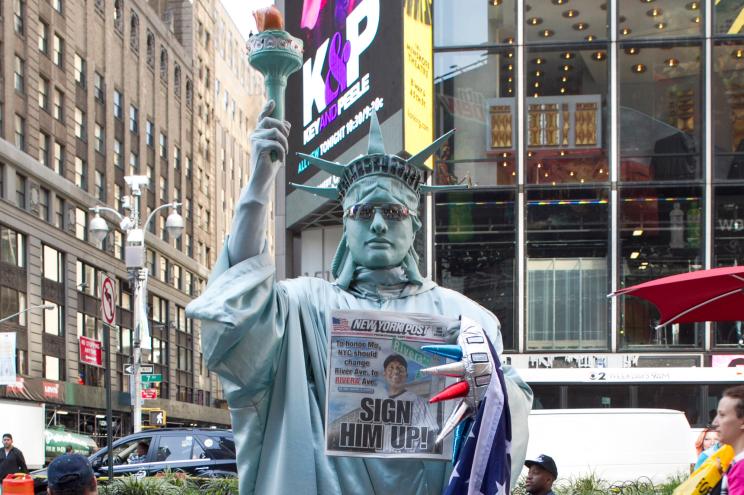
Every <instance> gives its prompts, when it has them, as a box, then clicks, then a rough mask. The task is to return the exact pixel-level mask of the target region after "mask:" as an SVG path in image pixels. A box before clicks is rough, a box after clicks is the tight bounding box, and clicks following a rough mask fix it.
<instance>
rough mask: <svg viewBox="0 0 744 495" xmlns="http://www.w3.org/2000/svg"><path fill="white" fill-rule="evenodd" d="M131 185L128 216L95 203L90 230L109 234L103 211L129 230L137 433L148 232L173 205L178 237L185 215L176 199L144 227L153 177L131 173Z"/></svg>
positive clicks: (169, 222)
mask: <svg viewBox="0 0 744 495" xmlns="http://www.w3.org/2000/svg"><path fill="white" fill-rule="evenodd" d="M124 181H126V183H127V185H128V186H129V188H130V189H131V198H130V197H125V198H124V201H123V207H124V209H125V210H129V214H128V215H122V214H121V213H119V212H118V211H116V210H114V209H113V208H108V207H106V206H95V207H93V208H90V211H93V212H94V213H95V214H96V216H95V217H93V219H92V220H91V221H90V225H89V226H88V231H89V232H90V235H91V237H92V238H93V239H95V240H96V241H99V242H100V241H102V240H103V239H104V238H105V237H106V235H108V231H109V228H108V223H107V222H106V220H105V219H104V218H102V217H101V212H102V211H107V212H110V213H113V214H114V215H115V216H116V218H117V219H118V220H119V228H120V229H121V230H122V231H124V232H125V233H126V245H125V248H124V262H125V263H126V265H127V271H128V272H129V281H130V283H131V284H132V285H133V286H134V291H133V293H134V342H133V346H132V348H133V350H132V361H133V363H132V365H133V368H134V370H133V373H132V377H133V378H132V379H131V380H132V382H130V383H132V386H131V387H130V390H131V391H132V416H133V418H132V422H133V425H134V432H135V433H137V432H139V431H141V430H142V405H141V404H140V400H141V397H140V396H141V395H142V394H141V390H142V382H141V381H140V376H139V370H140V365H141V364H142V348H143V347H144V348H145V349H151V347H152V345H151V342H150V332H149V329H148V327H147V276H148V272H147V267H146V266H145V265H146V256H145V231H146V230H147V226H148V225H149V224H150V222H151V221H152V219H153V218H154V217H155V214H156V213H157V212H159V211H160V210H162V209H164V208H173V211H172V212H171V213H170V215H168V218H167V219H166V221H165V229H166V231H167V232H168V235H169V236H172V237H173V238H174V239H178V238H179V237H180V236H181V233H182V232H183V225H184V224H183V217H181V215H179V214H178V212H177V211H176V209H177V208H178V207H179V206H181V203H178V202H173V203H168V204H164V205H161V206H158V207H157V208H155V209H154V210H153V211H152V212H151V213H150V215H149V216H148V217H147V220H145V223H144V224H143V226H142V227H140V209H139V198H140V196H142V188H143V187H147V185H148V184H149V183H150V178H149V177H147V176H146V175H128V176H126V177H124Z"/></svg>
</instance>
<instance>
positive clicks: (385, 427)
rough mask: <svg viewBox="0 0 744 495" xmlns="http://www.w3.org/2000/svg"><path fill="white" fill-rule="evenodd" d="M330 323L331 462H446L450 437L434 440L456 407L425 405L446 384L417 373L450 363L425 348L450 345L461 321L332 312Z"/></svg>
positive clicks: (328, 418) (328, 449)
mask: <svg viewBox="0 0 744 495" xmlns="http://www.w3.org/2000/svg"><path fill="white" fill-rule="evenodd" d="M330 320H331V321H330V322H329V325H330V326H329V328H330V345H329V360H328V363H329V364H328V378H327V379H328V387H327V388H326V390H327V398H326V424H325V431H326V454H328V455H342V456H357V457H404V458H424V459H444V460H446V459H449V456H450V454H451V451H452V447H451V436H450V437H448V439H447V440H445V441H444V442H443V443H441V444H435V442H434V439H435V438H436V437H437V434H438V433H439V431H440V430H441V428H442V425H443V424H444V421H445V420H446V419H447V417H448V416H449V414H450V412H451V409H452V407H453V404H452V403H451V401H444V402H439V403H437V404H429V402H428V401H429V399H430V398H431V397H432V396H434V395H435V394H436V393H437V392H439V391H440V390H442V389H443V388H444V387H445V386H446V385H447V384H448V383H445V378H443V377H438V376H429V375H424V374H422V373H421V372H420V370H421V369H422V368H428V367H429V366H436V365H439V364H444V363H445V359H444V358H442V357H439V356H436V355H434V354H431V353H428V352H425V351H422V350H421V346H424V345H428V344H443V343H448V341H449V339H448V337H450V336H454V335H456V333H457V330H458V329H459V325H460V323H459V321H458V319H456V318H446V317H441V316H435V315H428V314H416V313H394V312H388V311H352V310H334V311H333V312H332V314H331V319H330ZM451 381H453V380H452V379H450V382H451Z"/></svg>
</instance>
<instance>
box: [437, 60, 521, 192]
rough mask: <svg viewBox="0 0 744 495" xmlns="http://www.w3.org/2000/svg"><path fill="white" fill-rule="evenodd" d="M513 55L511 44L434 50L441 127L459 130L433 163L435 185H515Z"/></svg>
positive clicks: (514, 77) (515, 131) (515, 132)
mask: <svg viewBox="0 0 744 495" xmlns="http://www.w3.org/2000/svg"><path fill="white" fill-rule="evenodd" d="M513 54H514V51H513V50H512V49H510V48H507V49H504V50H503V51H499V52H496V53H488V52H486V51H473V52H443V53H436V54H435V57H434V84H435V91H436V93H437V101H438V102H439V109H440V111H438V112H437V114H438V115H439V116H440V120H439V122H438V125H439V129H441V131H442V132H443V131H446V130H449V129H453V128H456V129H458V132H456V133H455V135H454V136H453V137H452V138H451V139H450V140H449V141H448V143H447V144H445V145H444V146H443V147H442V150H441V152H440V153H439V156H440V158H438V159H436V160H435V161H434V163H435V172H434V174H435V181H436V183H437V184H442V185H446V184H461V183H472V184H474V185H480V186H489V185H504V184H514V183H516V166H515V163H516V162H515V150H516V148H517V144H516V135H517V130H516V129H517V127H516V126H517V122H516V121H515V119H516V106H515V105H516V103H515V99H514V91H515V89H514V88H515V86H514V85H515V84H516V83H515V81H516V76H515V75H514V69H515V67H516V64H515V62H514V59H513Z"/></svg>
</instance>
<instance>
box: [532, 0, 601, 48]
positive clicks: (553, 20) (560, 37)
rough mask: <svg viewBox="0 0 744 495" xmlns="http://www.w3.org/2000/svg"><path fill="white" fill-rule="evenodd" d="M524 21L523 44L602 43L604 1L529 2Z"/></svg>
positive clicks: (555, 0)
mask: <svg viewBox="0 0 744 495" xmlns="http://www.w3.org/2000/svg"><path fill="white" fill-rule="evenodd" d="M524 22H525V26H524V33H525V38H526V39H527V42H537V43H545V42H554V41H586V40H606V39H607V26H608V25H609V17H608V13H607V2H600V1H596V2H580V3H576V2H573V3H571V2H567V1H566V2H563V1H559V0H554V1H550V2H549V1H547V0H543V1H540V2H531V3H529V4H527V5H525V12H524Z"/></svg>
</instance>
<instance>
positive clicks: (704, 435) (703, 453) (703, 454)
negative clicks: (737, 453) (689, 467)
mask: <svg viewBox="0 0 744 495" xmlns="http://www.w3.org/2000/svg"><path fill="white" fill-rule="evenodd" d="M720 447H721V444H720V443H719V442H718V431H716V429H715V428H713V427H707V428H704V429H703V431H701V432H700V436H699V437H698V439H697V441H696V442H695V450H696V451H697V453H698V458H697V462H696V463H695V469H697V468H699V467H700V466H702V465H703V463H704V462H705V461H706V460H708V457H710V456H711V455H713V454H714V453H715V452H716V451H717V450H718V449H719V448H720Z"/></svg>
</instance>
